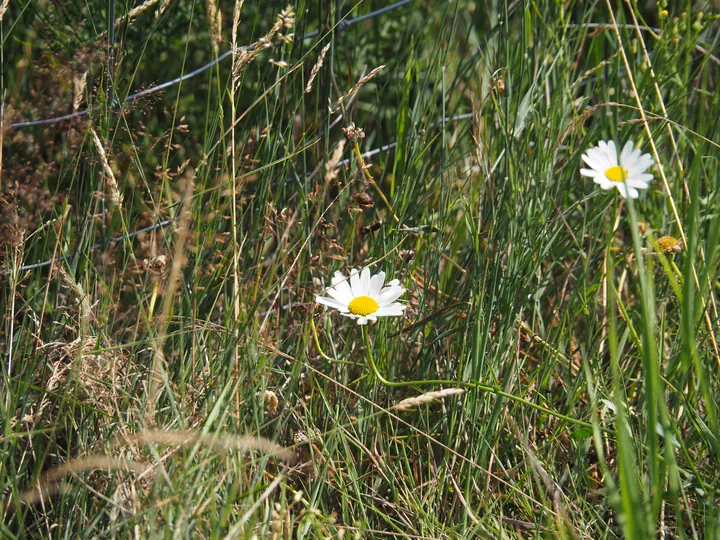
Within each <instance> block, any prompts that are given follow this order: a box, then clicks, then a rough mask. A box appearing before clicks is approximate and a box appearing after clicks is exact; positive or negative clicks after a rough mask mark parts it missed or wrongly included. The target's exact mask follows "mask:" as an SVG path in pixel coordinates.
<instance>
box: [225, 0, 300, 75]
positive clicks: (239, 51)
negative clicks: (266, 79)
mask: <svg viewBox="0 0 720 540" xmlns="http://www.w3.org/2000/svg"><path fill="white" fill-rule="evenodd" d="M294 24H295V12H294V11H293V9H292V7H289V6H288V7H286V8H285V9H283V10H282V11H281V12H280V14H279V15H278V16H277V17H276V19H275V24H273V26H272V28H270V30H269V31H268V33H267V34H265V35H264V36H263V37H261V38H260V39H258V40H257V41H256V42H255V43H253V44H252V45H250V46H248V47H239V48H237V47H236V48H233V81H235V82H236V83H237V81H238V79H239V78H240V74H241V73H242V71H243V70H244V69H245V67H246V66H247V65H248V64H250V63H251V62H252V61H253V60H255V58H257V56H258V55H259V54H260V53H261V52H263V51H264V50H265V49H268V48H270V47H272V44H273V38H275V36H276V35H277V36H278V38H279V39H280V40H282V41H286V40H288V39H292V34H288V35H282V34H279V32H280V31H281V30H283V29H288V28H292V26H294Z"/></svg>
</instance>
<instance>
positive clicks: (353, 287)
mask: <svg viewBox="0 0 720 540" xmlns="http://www.w3.org/2000/svg"><path fill="white" fill-rule="evenodd" d="M326 292H327V294H329V295H330V297H327V296H319V295H318V296H316V297H315V301H316V302H317V303H318V304H323V305H325V306H327V307H331V308H333V309H337V310H338V311H339V312H340V314H341V315H345V316H346V317H350V318H351V319H357V323H358V324H367V322H368V321H372V322H375V321H377V318H378V317H393V316H400V315H402V314H403V311H405V307H406V306H404V305H402V304H400V303H398V302H396V301H395V300H397V299H398V298H400V297H401V296H402V295H403V293H404V292H405V289H404V288H402V287H401V286H400V281H398V280H397V279H393V280H392V281H389V282H388V283H387V284H386V283H385V272H378V273H377V274H375V275H371V274H370V269H369V268H363V269H362V271H358V270H357V269H353V270H351V272H350V278H349V279H348V278H347V277H345V276H344V275H343V274H341V273H340V272H335V276H334V277H333V279H332V287H330V288H329V289H327V291H326Z"/></svg>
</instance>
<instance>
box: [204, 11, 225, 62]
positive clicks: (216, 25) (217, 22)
mask: <svg viewBox="0 0 720 540" xmlns="http://www.w3.org/2000/svg"><path fill="white" fill-rule="evenodd" d="M206 8H207V16H208V22H209V23H210V41H211V43H212V48H213V52H214V53H215V56H217V54H218V52H219V50H220V44H221V43H222V11H220V8H219V7H218V3H217V0H207V1H206Z"/></svg>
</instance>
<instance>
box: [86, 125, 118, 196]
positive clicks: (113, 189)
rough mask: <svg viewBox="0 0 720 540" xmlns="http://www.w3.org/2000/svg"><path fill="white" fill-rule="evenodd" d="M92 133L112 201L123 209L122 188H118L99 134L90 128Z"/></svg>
mask: <svg viewBox="0 0 720 540" xmlns="http://www.w3.org/2000/svg"><path fill="white" fill-rule="evenodd" d="M90 133H91V134H92V137H93V142H94V143H95V148H96V149H97V152H98V154H99V155H100V162H101V163H102V166H103V169H104V171H105V176H106V180H107V187H108V191H109V192H110V200H111V201H112V203H113V204H114V205H115V206H117V207H118V208H122V202H123V198H122V195H121V194H120V188H119V187H118V183H117V180H116V179H115V173H113V170H112V168H111V167H110V162H109V161H108V158H107V154H106V153H105V148H104V147H103V144H102V142H101V141H100V137H98V134H97V133H96V132H95V130H94V129H93V128H92V127H91V128H90Z"/></svg>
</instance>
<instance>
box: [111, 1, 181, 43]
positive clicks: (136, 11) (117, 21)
mask: <svg viewBox="0 0 720 540" xmlns="http://www.w3.org/2000/svg"><path fill="white" fill-rule="evenodd" d="M159 1H160V0H146V1H145V2H143V3H142V4H140V5H139V6H137V7H134V8H132V9H131V10H130V11H128V13H127V14H126V15H123V16H122V17H118V18H117V19H115V24H113V27H114V28H117V27H118V26H120V25H121V24H122V23H124V22H126V21H127V22H128V24H130V23H132V22H133V21H134V20H135V18H136V17H137V16H138V15H140V14H141V13H142V12H143V11H145V10H147V9H149V8H151V7H153V6H154V5H155V4H157V3H158V2H159ZM169 3H170V0H165V1H164V2H163V5H162V6H160V9H158V12H159V13H160V14H162V12H163V11H165V9H167V4H169ZM158 12H156V13H155V16H156V17H158ZM106 36H107V30H104V31H102V32H100V33H99V34H98V37H97V39H98V40H101V39H104V38H105V37H106Z"/></svg>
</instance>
